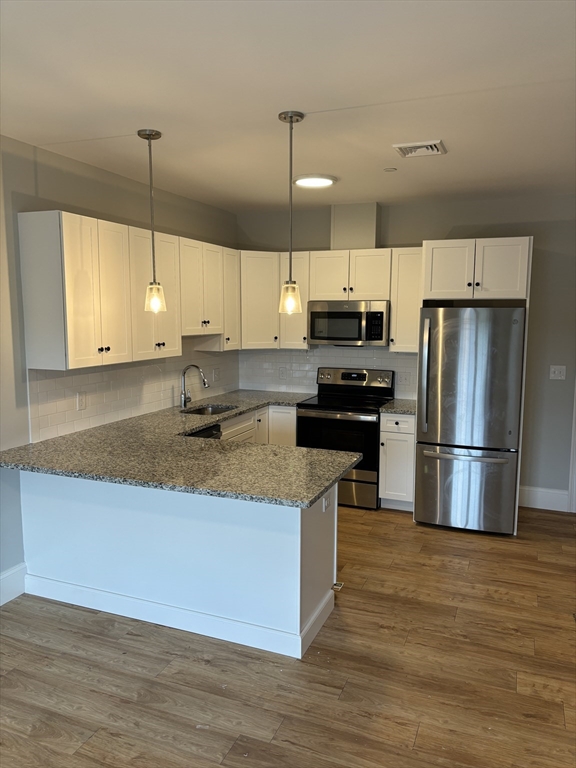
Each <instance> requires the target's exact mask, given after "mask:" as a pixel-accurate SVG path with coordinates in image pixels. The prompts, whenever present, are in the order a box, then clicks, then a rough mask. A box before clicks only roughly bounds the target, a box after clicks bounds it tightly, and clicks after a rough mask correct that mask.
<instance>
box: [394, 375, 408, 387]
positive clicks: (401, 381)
mask: <svg viewBox="0 0 576 768" xmlns="http://www.w3.org/2000/svg"><path fill="white" fill-rule="evenodd" d="M396 381H397V383H398V386H399V387H409V386H410V374H409V373H399V374H398V376H397V378H396Z"/></svg>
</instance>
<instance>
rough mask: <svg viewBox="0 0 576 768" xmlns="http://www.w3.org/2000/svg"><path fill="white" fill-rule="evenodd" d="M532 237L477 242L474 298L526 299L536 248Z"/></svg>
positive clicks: (490, 239)
mask: <svg viewBox="0 0 576 768" xmlns="http://www.w3.org/2000/svg"><path fill="white" fill-rule="evenodd" d="M531 241H532V238H530V237H503V238H492V237H491V238H488V239H485V240H476V265H475V269H474V297H475V298H476V299H481V298H484V297H486V298H490V299H500V298H502V299H525V298H527V297H528V273H529V266H530V253H531V246H532V242H531Z"/></svg>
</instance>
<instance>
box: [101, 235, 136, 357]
mask: <svg viewBox="0 0 576 768" xmlns="http://www.w3.org/2000/svg"><path fill="white" fill-rule="evenodd" d="M98 253H99V261H100V303H101V308H102V346H103V347H104V354H103V355H102V358H103V362H104V363H106V364H110V363H127V362H130V361H131V360H132V317H131V313H130V250H129V246H128V227H127V226H125V225H124V224H114V223H112V222H110V221H98Z"/></svg>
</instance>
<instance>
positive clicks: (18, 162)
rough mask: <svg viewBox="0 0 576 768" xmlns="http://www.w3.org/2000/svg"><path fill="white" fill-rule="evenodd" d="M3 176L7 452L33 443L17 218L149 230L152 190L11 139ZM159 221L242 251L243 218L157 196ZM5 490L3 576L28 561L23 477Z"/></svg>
mask: <svg viewBox="0 0 576 768" xmlns="http://www.w3.org/2000/svg"><path fill="white" fill-rule="evenodd" d="M143 162H144V163H146V162H147V161H146V156H144V158H143ZM0 170H1V189H2V200H1V206H0V229H1V239H0V281H1V282H0V291H1V293H0V300H1V301H0V303H1V307H0V312H1V315H0V334H1V339H0V341H1V344H0V395H1V414H0V448H1V449H6V448H10V447H12V446H15V445H22V444H23V443H27V442H28V440H29V427H28V389H27V378H26V365H25V357H24V327H23V316H22V301H21V290H20V277H19V267H18V237H17V213H18V212H20V211H38V210H52V209H54V210H62V209H63V210H66V211H72V212H74V213H79V214H84V215H87V216H94V217H98V218H103V219H108V220H110V221H118V222H120V223H123V224H131V225H134V226H142V227H148V226H149V198H148V194H149V192H148V186H147V185H146V184H140V183H138V182H135V181H131V180H130V179H125V178H123V177H121V176H118V175H116V174H113V173H109V172H107V171H102V170H100V169H98V168H95V167H93V166H90V165H86V164H85V163H79V162H77V161H75V160H69V159H67V158H64V157H62V156H60V155H57V154H55V153H53V152H47V151H45V150H42V149H38V148H36V147H32V146H30V145H28V144H22V143H21V142H18V141H14V140H12V139H9V138H5V137H2V139H1V164H0ZM155 213H156V227H157V229H158V230H160V231H164V232H169V233H172V234H175V235H183V236H188V237H193V238H197V239H199V240H204V241H207V242H213V243H218V244H221V245H229V246H235V245H236V239H237V237H236V216H235V215H234V214H231V213H228V212H227V211H222V210H220V209H218V208H214V207H212V206H209V205H204V204H202V203H196V202H194V201H192V200H188V199H187V198H184V197H180V196H178V195H173V194H171V193H169V192H164V191H162V190H156V191H155ZM0 482H1V497H0V504H1V508H0V511H1V516H0V524H1V529H0V534H1V535H2V550H1V555H2V562H1V563H0V570H7V569H9V568H11V567H13V566H14V565H17V564H18V563H20V562H21V561H22V559H23V553H22V532H21V522H20V496H19V484H18V478H17V475H16V473H12V472H9V471H3V472H1V474H0Z"/></svg>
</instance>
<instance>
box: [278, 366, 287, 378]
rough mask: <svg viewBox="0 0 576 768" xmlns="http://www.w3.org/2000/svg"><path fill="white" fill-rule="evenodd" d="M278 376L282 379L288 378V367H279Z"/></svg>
mask: <svg viewBox="0 0 576 768" xmlns="http://www.w3.org/2000/svg"><path fill="white" fill-rule="evenodd" d="M278 376H279V377H280V378H281V379H287V378H288V372H287V370H286V368H278Z"/></svg>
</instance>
